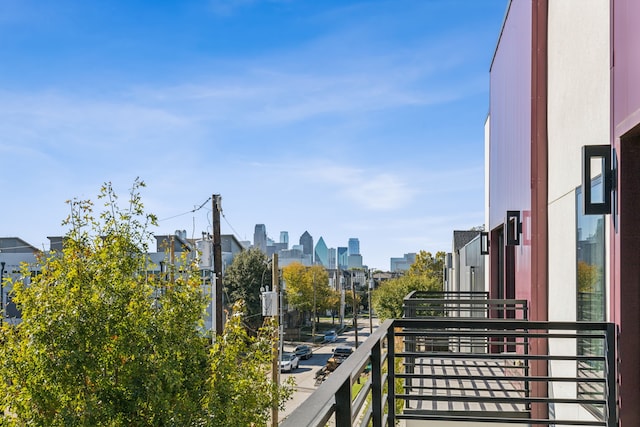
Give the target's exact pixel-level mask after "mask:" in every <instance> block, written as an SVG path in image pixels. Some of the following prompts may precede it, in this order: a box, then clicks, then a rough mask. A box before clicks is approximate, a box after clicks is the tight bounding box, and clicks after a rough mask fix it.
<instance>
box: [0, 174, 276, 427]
mask: <svg viewBox="0 0 640 427" xmlns="http://www.w3.org/2000/svg"><path fill="white" fill-rule="evenodd" d="M141 187H144V183H143V182H141V181H138V180H136V181H135V183H134V186H133V188H132V190H131V193H130V198H129V205H128V208H127V209H125V210H121V209H120V208H119V206H118V205H117V196H116V194H115V192H114V191H113V189H112V188H111V185H110V184H106V185H105V186H104V187H103V188H102V190H101V194H100V196H99V199H100V200H104V201H105V202H104V206H105V210H104V211H103V212H102V213H101V214H100V215H99V216H98V218H96V217H95V216H94V215H93V203H92V202H90V201H78V200H73V201H69V202H68V203H69V205H70V207H71V214H70V216H69V218H68V219H67V220H66V221H65V224H67V225H68V226H70V231H69V232H68V233H67V235H66V236H65V246H64V249H63V251H62V253H53V254H49V255H48V256H47V257H46V258H44V259H42V260H41V265H42V269H41V274H39V275H37V276H35V277H33V278H31V281H30V283H29V282H28V278H29V272H28V270H27V267H26V266H24V267H23V276H24V277H23V280H20V281H15V283H13V285H14V294H13V300H14V301H15V302H16V303H17V304H18V306H19V308H20V309H21V311H22V322H21V323H20V324H18V325H17V326H11V325H6V324H5V325H4V327H3V328H2V336H1V337H0V338H1V340H2V343H3V345H2V346H0V407H1V408H2V409H3V413H2V418H0V423H1V424H2V425H8V426H10V425H15V426H22V425H35V426H69V425H73V426H190V425H198V426H201V425H202V426H206V425H221V424H217V423H216V421H215V420H217V419H222V418H223V414H224V413H225V412H226V411H227V408H226V407H219V406H217V404H216V402H225V401H227V400H232V399H234V398H235V393H236V392H237V390H235V389H231V390H230V389H227V388H224V387H219V384H220V382H219V381H214V379H215V378H219V377H220V374H219V373H218V372H216V371H217V370H219V371H220V372H225V371H229V370H238V361H237V360H227V359H225V358H224V357H222V356H221V355H220V354H219V352H222V351H225V352H233V351H235V352H236V354H241V353H246V354H251V355H252V357H251V358H249V359H248V361H247V362H246V364H245V365H244V366H243V369H242V370H240V371H239V372H238V374H239V375H240V376H241V377H242V375H243V374H246V378H245V377H243V378H244V380H245V381H244V382H243V384H245V385H246V384H247V381H249V382H253V381H254V380H255V377H256V374H255V372H256V371H257V372H260V373H262V372H263V371H264V369H265V368H264V366H265V362H264V360H265V359H266V358H268V357H269V355H270V351H269V349H268V348H267V349H265V346H266V344H264V341H265V339H266V338H262V341H260V345H257V346H255V345H254V343H253V342H252V341H247V340H232V339H229V340H228V341H230V344H228V345H226V346H225V347H221V346H216V347H214V348H213V349H210V348H209V346H210V344H209V343H208V341H207V340H205V339H204V338H203V337H202V336H201V333H200V327H199V326H200V325H201V323H202V314H203V310H204V306H205V303H206V301H205V298H204V296H203V293H202V290H201V288H200V278H199V275H198V271H197V267H196V266H195V265H193V264H190V263H189V262H188V260H186V259H183V260H182V263H181V265H182V266H183V267H185V268H181V270H180V271H177V270H173V271H171V273H172V274H170V275H169V277H170V279H168V280H167V279H166V278H164V277H156V276H154V275H153V274H149V273H147V272H148V271H150V270H153V269H152V268H150V265H149V259H148V257H147V255H146V253H147V242H148V241H149V240H150V237H151V236H150V233H149V231H148V230H147V227H148V226H149V225H153V224H155V217H154V216H153V215H146V214H145V213H144V209H143V205H142V203H141V199H140V195H139V189H140V188H141ZM170 268H171V267H170ZM27 283H28V284H27ZM234 319H235V318H234ZM237 334H238V332H237V331H236V325H235V323H232V322H230V323H229V325H228V326H227V328H226V329H225V335H224V336H223V337H222V338H220V337H219V338H218V339H219V340H221V339H222V341H225V340H227V336H236V335H237ZM267 341H269V340H267ZM253 355H255V356H253ZM254 364H255V366H254ZM239 381H240V380H239ZM214 387H215V388H214ZM225 393H230V394H231V395H226V394H225ZM253 394H254V395H255V398H254V400H252V401H246V402H245V405H244V408H245V411H247V412H249V413H253V414H256V418H255V419H256V420H262V419H263V417H261V416H260V414H262V413H264V405H265V403H264V402H267V403H271V402H273V401H274V399H276V400H275V402H278V403H280V404H281V402H283V400H282V399H284V398H286V397H287V396H288V395H287V394H286V393H285V392H281V391H280V389H279V388H278V386H277V385H269V386H268V387H261V388H259V389H253ZM205 403H206V404H205ZM252 405H253V406H252ZM263 424H264V423H263ZM227 425H231V424H227ZM246 425H248V424H246Z"/></svg>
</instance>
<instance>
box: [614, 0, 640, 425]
mask: <svg viewBox="0 0 640 427" xmlns="http://www.w3.org/2000/svg"><path fill="white" fill-rule="evenodd" d="M611 17H612V36H613V37H612V46H611V47H612V69H611V81H612V93H611V105H612V126H611V134H612V144H613V146H614V148H615V149H616V152H617V157H618V160H619V175H618V182H619V184H618V202H619V215H618V216H617V217H613V218H615V219H617V221H616V222H617V224H616V223H615V222H614V224H613V225H614V227H612V230H613V232H612V233H611V235H612V237H611V304H610V306H611V318H612V320H613V321H615V322H616V323H617V324H618V325H619V327H620V344H619V350H620V363H621V364H620V405H621V411H620V417H621V420H620V421H621V426H623V427H629V426H636V425H638V420H640V405H638V402H640V368H639V367H638V354H640V309H638V307H640V261H639V260H638V253H640V215H638V212H640V136H639V135H640V79H638V76H640V37H639V36H638V29H637V27H638V22H640V2H639V1H637V0H613V1H612V15H611ZM616 225H617V230H616V229H615V226H616Z"/></svg>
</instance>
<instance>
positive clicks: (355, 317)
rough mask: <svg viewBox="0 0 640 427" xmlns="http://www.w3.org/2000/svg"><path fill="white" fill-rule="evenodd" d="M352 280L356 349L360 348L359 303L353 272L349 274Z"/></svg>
mask: <svg viewBox="0 0 640 427" xmlns="http://www.w3.org/2000/svg"><path fill="white" fill-rule="evenodd" d="M349 278H350V279H351V294H352V295H351V297H352V298H353V330H354V332H355V337H356V348H358V302H357V301H356V287H355V283H354V281H353V271H350V272H349Z"/></svg>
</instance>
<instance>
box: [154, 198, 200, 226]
mask: <svg viewBox="0 0 640 427" xmlns="http://www.w3.org/2000/svg"><path fill="white" fill-rule="evenodd" d="M209 200H211V197H209V198H208V199H207V200H205V201H204V202H202V204H201V205H200V206H198V207H197V208H193V209H191V210H190V211H187V212H184V213H181V214H178V215H174V216H170V217H168V218H163V219H159V220H158V221H168V220H170V219H174V218H178V217H181V216H184V215H189V214H190V213H194V212H197V211H199V210H200V209H202V208H203V207H204V205H206V204H207V202H209Z"/></svg>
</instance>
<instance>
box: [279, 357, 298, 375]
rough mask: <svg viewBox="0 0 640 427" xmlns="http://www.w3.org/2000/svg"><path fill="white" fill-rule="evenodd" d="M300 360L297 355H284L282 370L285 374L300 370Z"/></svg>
mask: <svg viewBox="0 0 640 427" xmlns="http://www.w3.org/2000/svg"><path fill="white" fill-rule="evenodd" d="M299 363H300V359H298V356H296V354H295V353H283V354H282V358H281V359H280V370H281V371H283V372H293V371H295V370H296V369H298V364H299Z"/></svg>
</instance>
